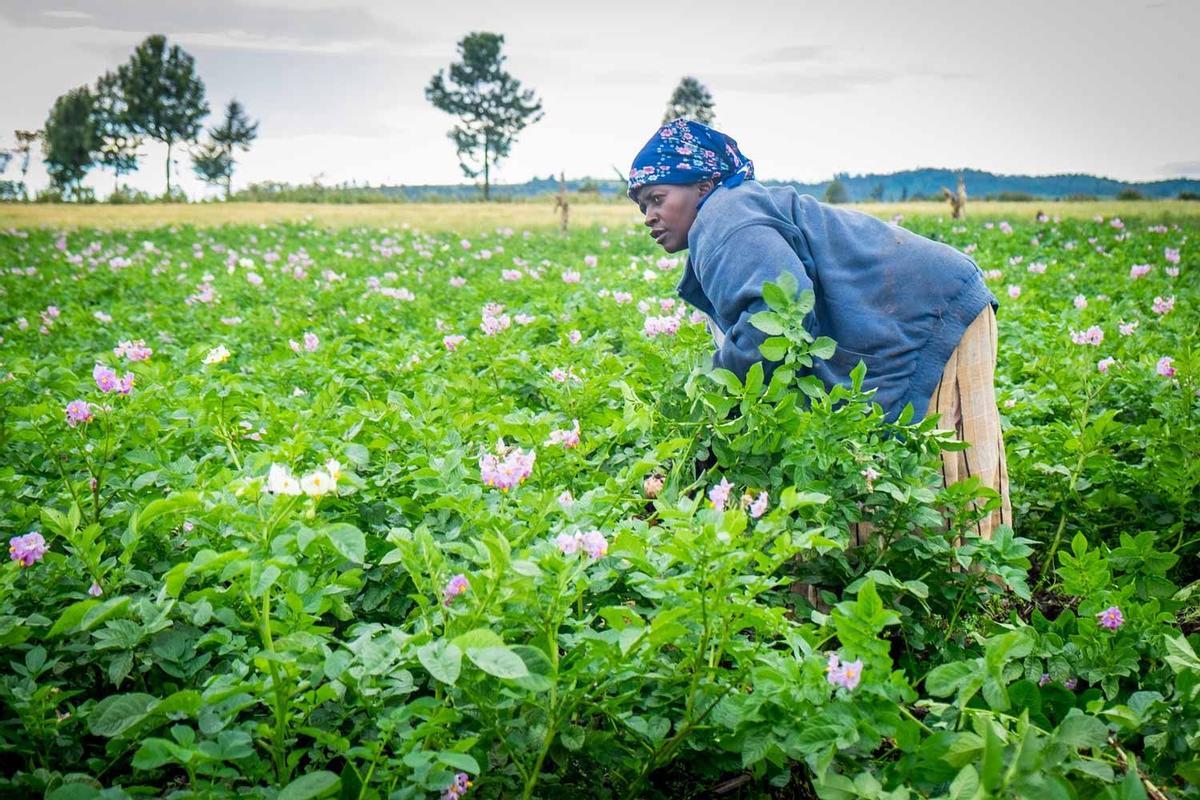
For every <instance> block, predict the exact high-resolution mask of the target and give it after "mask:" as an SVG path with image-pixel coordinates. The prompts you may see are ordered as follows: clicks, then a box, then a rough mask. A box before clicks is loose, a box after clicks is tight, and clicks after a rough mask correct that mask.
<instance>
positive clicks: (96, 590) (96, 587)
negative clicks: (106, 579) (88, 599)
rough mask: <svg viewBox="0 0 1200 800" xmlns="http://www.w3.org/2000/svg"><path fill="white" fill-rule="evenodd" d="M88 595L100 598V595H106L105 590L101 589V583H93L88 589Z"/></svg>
mask: <svg viewBox="0 0 1200 800" xmlns="http://www.w3.org/2000/svg"><path fill="white" fill-rule="evenodd" d="M88 594H90V595H91V596H92V597H99V596H100V595H102V594H104V590H103V589H101V588H100V584H99V583H97V582H96V581H92V585H91V586H89V587H88Z"/></svg>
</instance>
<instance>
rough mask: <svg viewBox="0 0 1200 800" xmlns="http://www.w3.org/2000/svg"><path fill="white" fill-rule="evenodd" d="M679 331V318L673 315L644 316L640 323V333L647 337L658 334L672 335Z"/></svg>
mask: <svg viewBox="0 0 1200 800" xmlns="http://www.w3.org/2000/svg"><path fill="white" fill-rule="evenodd" d="M678 332H679V318H678V317H675V316H665V317H646V319H645V321H644V322H643V323H642V335H643V336H645V337H646V338H648V339H653V338H656V337H658V336H674V335H675V334H676V333H678Z"/></svg>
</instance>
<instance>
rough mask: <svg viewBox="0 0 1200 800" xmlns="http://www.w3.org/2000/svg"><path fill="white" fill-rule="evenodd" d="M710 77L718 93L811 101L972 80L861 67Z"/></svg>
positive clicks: (916, 70) (939, 72) (770, 70)
mask: <svg viewBox="0 0 1200 800" xmlns="http://www.w3.org/2000/svg"><path fill="white" fill-rule="evenodd" d="M708 77H709V84H708V85H709V87H710V88H711V89H712V90H713V91H714V92H717V91H735V92H746V93H750V94H773V95H787V96H789V97H809V96H813V95H822V94H844V93H848V92H853V91H855V90H857V89H862V88H866V87H869V86H881V85H884V84H888V83H892V82H894V81H898V80H902V79H904V78H923V77H932V78H939V79H942V80H961V79H964V78H967V77H969V76H968V75H966V74H964V73H958V72H950V71H945V70H936V69H930V68H925V67H911V68H897V69H881V68H877V67H858V68H851V69H845V70H840V71H825V72H818V71H815V70H811V69H796V68H785V69H777V68H766V69H760V70H752V71H739V72H724V73H713V74H710V75H709V76H708Z"/></svg>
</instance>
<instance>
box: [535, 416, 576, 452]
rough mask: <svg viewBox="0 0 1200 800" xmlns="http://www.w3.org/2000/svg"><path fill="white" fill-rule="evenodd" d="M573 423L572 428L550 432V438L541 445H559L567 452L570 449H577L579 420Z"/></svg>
mask: <svg viewBox="0 0 1200 800" xmlns="http://www.w3.org/2000/svg"><path fill="white" fill-rule="evenodd" d="M573 422H574V423H575V425H574V427H572V428H566V429H563V430H553V431H550V438H549V439H547V440H546V441H545V442H543V443H542V444H545V445H554V444H561V445H562V446H563V447H565V448H567V449H568V450H569V449H571V448H572V447H578V446H579V420H573Z"/></svg>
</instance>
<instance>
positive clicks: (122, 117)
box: [0, 34, 258, 199]
mask: <svg viewBox="0 0 1200 800" xmlns="http://www.w3.org/2000/svg"><path fill="white" fill-rule="evenodd" d="M208 115H209V105H208V100H207V99H206V98H205V89H204V82H203V81H202V80H201V79H200V76H199V75H198V74H197V73H196V66H195V60H194V59H193V58H192V56H191V55H189V54H188V53H187V52H185V51H184V50H183V49H182V48H180V47H179V46H178V45H168V43H167V39H166V37H165V36H162V35H160V34H154V35H152V36H148V37H147V38H146V39H145V40H144V41H143V42H142V43H141V44H139V45H138V46H137V47H136V48H135V49H134V51H133V54H132V55H131V56H130V57H129V60H128V61H127V62H125V63H124V64H122V65H120V66H118V67H117V68H116V69H115V70H111V71H108V72H105V73H104V74H103V75H101V76H100V77H99V78H97V79H96V82H95V84H93V85H84V86H79V87H77V88H75V89H72V90H70V91H68V92H67V93H65V94H63V95H61V96H60V97H58V98H57V99H56V100H55V101H54V105H53V106H51V108H50V113H49V115H48V116H47V117H46V122H45V124H44V125H43V126H42V128H41V129H40V130H37V131H28V130H18V131H16V132H15V138H16V141H17V145H16V147H14V148H12V149H11V150H9V151H6V152H4V153H0V168H2V167H5V166H7V163H8V161H9V160H11V159H13V158H16V159H17V160H18V161H19V163H20V169H21V179H20V181H6V182H3V186H0V197H6V196H7V197H9V198H17V197H19V198H22V199H27V197H28V192H27V189H26V186H25V177H26V174H27V173H28V170H29V162H30V160H31V156H32V150H33V146H34V144H35V143H36V142H38V141H40V142H41V149H42V156H43V158H42V161H43V162H44V163H45V165H46V172H47V173H48V174H49V176H50V183H51V187H52V188H53V190H54V191H56V192H58V193H60V194H61V195H62V196H63V197H65V198H70V199H79V198H80V197H82V196H85V194H86V192H85V190H84V188H83V180H84V178H85V177H87V174H88V172H89V171H90V170H91V169H92V168H100V169H107V170H112V172H113V175H114V186H116V185H117V184H118V183H119V182H120V179H121V176H122V175H127V174H129V173H132V172H134V171H136V170H137V169H138V167H139V164H140V161H141V159H142V157H143V154H142V153H141V152H140V151H141V147H142V145H143V144H144V143H145V142H146V141H155V142H160V143H162V144H164V145H166V148H167V155H166V163H165V171H166V195H165V196H166V197H168V198H169V197H172V190H171V164H172V155H173V151H174V150H175V148H177V147H181V146H182V147H186V148H187V150H188V153H189V155H190V156H191V159H192V168H193V170H194V171H195V173H196V175H197V176H198V177H199V178H200V179H201V180H203V181H205V182H206V183H209V184H211V185H214V186H220V187H223V188H224V190H225V194H226V196H227V197H228V196H229V194H230V192H231V190H232V182H233V171H234V167H235V165H236V160H235V158H234V153H235V151H237V150H239V149H240V150H243V151H245V150H248V149H249V147H250V144H251V142H253V141H254V140H255V138H257V136H258V123H256V122H251V121H250V119H249V118H248V117H247V116H246V111H245V109H244V108H243V107H242V104H241V103H239V102H238V101H237V100H236V99H231V100H230V101H229V103H228V105H227V106H226V107H225V114H224V118H223V119H222V120H221V121H220V122H219V123H218V124H217V125H215V126H214V127H211V128H209V129H208V131H207V134H208V136H207V139H206V140H205V141H203V142H201V141H200V138H201V132H202V130H203V124H202V123H203V120H204V118H205V117H207V116H208Z"/></svg>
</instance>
